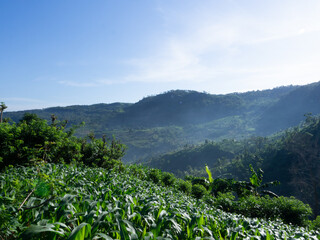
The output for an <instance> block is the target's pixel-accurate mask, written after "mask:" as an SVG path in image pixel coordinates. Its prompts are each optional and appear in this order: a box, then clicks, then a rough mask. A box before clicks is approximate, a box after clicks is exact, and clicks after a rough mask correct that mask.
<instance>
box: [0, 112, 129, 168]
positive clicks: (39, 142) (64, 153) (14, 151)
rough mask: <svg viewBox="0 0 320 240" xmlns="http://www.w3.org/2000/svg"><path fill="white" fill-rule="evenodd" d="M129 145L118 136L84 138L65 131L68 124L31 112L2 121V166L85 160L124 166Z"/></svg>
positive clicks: (0, 130)
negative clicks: (16, 120) (49, 121)
mask: <svg viewBox="0 0 320 240" xmlns="http://www.w3.org/2000/svg"><path fill="white" fill-rule="evenodd" d="M124 150H125V146H124V145H123V144H121V143H119V142H118V141H116V140H115V139H113V140H112V141H111V142H107V141H102V140H100V139H91V140H88V139H82V138H76V137H74V136H72V134H71V132H70V131H69V132H64V126H61V127H58V126H57V125H48V124H47V122H46V121H45V120H41V119H39V118H36V117H35V116H33V115H32V116H29V115H27V116H26V117H25V118H24V119H23V120H22V121H20V123H18V124H15V123H13V124H9V123H2V124H0V160H1V161H0V170H1V169H3V168H5V167H6V166H8V165H28V164H34V163H37V162H39V161H45V162H52V163H62V162H65V163H70V162H83V163H84V164H85V165H89V166H99V167H104V168H107V169H110V168H114V167H116V166H117V167H120V168H121V166H122V163H121V157H122V156H123V155H124Z"/></svg>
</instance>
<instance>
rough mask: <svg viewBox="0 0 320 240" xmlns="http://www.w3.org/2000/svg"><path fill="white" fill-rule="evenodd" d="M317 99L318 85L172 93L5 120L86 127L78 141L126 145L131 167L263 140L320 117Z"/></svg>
mask: <svg viewBox="0 0 320 240" xmlns="http://www.w3.org/2000/svg"><path fill="white" fill-rule="evenodd" d="M319 96H320V88H319V83H315V84H310V85H306V86H286V87H279V88H275V89H270V90H263V91H252V92H246V93H232V94H226V95H213V94H208V93H200V92H196V91H183V90H175V91H169V92H165V93H162V94H159V95H156V96H150V97H146V98H144V99H142V100H141V101H139V102H137V103H133V104H132V103H113V104H95V105H91V106H69V107H55V108H47V109H42V110H29V111H19V112H5V115H4V116H5V117H10V118H12V119H13V120H14V121H18V120H19V119H21V117H22V116H23V114H24V113H25V112H31V113H36V114H37V115H39V116H40V117H41V118H45V119H47V120H48V121H51V120H50V116H51V114H55V115H56V116H57V117H58V120H65V119H67V120H68V121H69V123H68V125H69V126H71V125H72V124H79V123H81V122H85V123H86V125H85V127H84V128H80V129H79V130H78V131H77V135H78V136H85V135H87V134H89V133H90V132H94V133H95V136H96V137H102V136H103V135H106V136H108V137H111V136H112V135H115V136H116V137H117V138H118V139H120V140H121V141H122V142H123V143H124V144H126V145H127V146H128V150H127V154H126V157H125V159H124V160H125V161H127V162H129V161H136V160H141V159H147V158H148V157H150V156H155V155H158V154H161V153H165V152H168V151H173V150H175V149H177V148H181V147H183V146H184V145H186V144H196V143H199V142H201V141H204V140H206V139H207V140H215V141H216V140H222V139H225V138H229V139H230V138H231V139H241V138H244V137H248V136H252V135H262V136H266V135H268V134H271V133H274V132H275V131H278V130H280V129H284V128H288V127H291V126H294V125H295V124H297V122H299V121H301V120H302V119H303V114H304V113H307V112H313V113H314V114H317V113H320V109H319V106H320V104H317V103H318V102H319ZM293 100H294V104H290V103H291V101H293ZM8 109H10V106H9V108H8Z"/></svg>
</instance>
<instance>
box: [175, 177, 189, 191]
mask: <svg viewBox="0 0 320 240" xmlns="http://www.w3.org/2000/svg"><path fill="white" fill-rule="evenodd" d="M177 189H178V190H180V191H182V192H185V193H187V194H190V193H191V191H192V184H191V182H189V181H183V180H182V179H179V180H178V183H177Z"/></svg>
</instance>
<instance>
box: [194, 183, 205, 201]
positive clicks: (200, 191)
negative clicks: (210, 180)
mask: <svg viewBox="0 0 320 240" xmlns="http://www.w3.org/2000/svg"><path fill="white" fill-rule="evenodd" d="M206 194H207V189H206V188H205V187H204V186H203V185H201V184H195V185H192V196H194V197H195V198H198V199H200V198H202V197H203V196H205V195H206Z"/></svg>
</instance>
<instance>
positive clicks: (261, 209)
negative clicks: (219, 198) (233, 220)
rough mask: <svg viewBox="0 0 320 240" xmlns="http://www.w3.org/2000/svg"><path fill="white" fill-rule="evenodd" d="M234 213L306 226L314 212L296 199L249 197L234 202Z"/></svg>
mask: <svg viewBox="0 0 320 240" xmlns="http://www.w3.org/2000/svg"><path fill="white" fill-rule="evenodd" d="M233 212H236V213H240V214H243V215H245V216H247V217H257V218H265V219H270V220H275V219H278V218H280V219H282V220H283V221H284V222H285V223H287V224H289V223H291V224H294V225H299V226H306V225H307V222H308V218H309V217H310V216H311V215H312V210H311V208H310V206H309V205H308V204H304V203H303V202H301V201H300V200H298V199H296V198H294V197H290V198H287V197H283V196H281V197H279V198H270V197H268V196H266V197H257V196H248V197H244V198H241V199H240V200H239V201H238V202H233Z"/></svg>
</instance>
